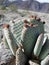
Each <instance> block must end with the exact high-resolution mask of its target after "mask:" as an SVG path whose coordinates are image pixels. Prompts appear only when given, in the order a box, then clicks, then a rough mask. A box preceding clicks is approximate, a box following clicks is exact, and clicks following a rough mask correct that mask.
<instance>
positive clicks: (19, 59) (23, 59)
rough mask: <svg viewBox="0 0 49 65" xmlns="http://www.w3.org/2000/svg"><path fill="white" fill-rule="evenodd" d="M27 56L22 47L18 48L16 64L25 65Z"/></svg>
mask: <svg viewBox="0 0 49 65" xmlns="http://www.w3.org/2000/svg"><path fill="white" fill-rule="evenodd" d="M26 62H27V57H26V56H25V55H24V53H23V51H22V48H20V47H19V48H18V49H17V51H16V65H25V63H26Z"/></svg>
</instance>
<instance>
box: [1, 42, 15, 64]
mask: <svg viewBox="0 0 49 65" xmlns="http://www.w3.org/2000/svg"><path fill="white" fill-rule="evenodd" d="M0 45H1V48H0V65H15V57H14V56H13V54H12V53H11V51H10V49H6V48H5V47H4V45H3V44H2V43H0Z"/></svg>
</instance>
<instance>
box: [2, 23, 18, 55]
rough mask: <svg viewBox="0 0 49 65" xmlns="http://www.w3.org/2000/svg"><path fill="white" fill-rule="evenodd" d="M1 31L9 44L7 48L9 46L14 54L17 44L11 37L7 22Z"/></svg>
mask: <svg viewBox="0 0 49 65" xmlns="http://www.w3.org/2000/svg"><path fill="white" fill-rule="evenodd" d="M3 32H4V36H5V38H6V40H7V43H8V45H9V48H10V50H11V52H12V54H13V55H14V56H15V55H16V50H17V46H16V44H15V43H16V41H15V40H14V39H13V38H14V37H13V35H12V33H11V32H10V29H9V25H8V24H4V25H3Z"/></svg>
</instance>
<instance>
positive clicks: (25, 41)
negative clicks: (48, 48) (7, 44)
mask: <svg viewBox="0 0 49 65" xmlns="http://www.w3.org/2000/svg"><path fill="white" fill-rule="evenodd" d="M25 23H27V25H28V24H29V27H27V28H26V30H25V28H23V26H24V21H21V20H19V21H18V22H11V25H10V26H11V31H12V33H13V34H14V37H15V39H16V40H17V41H18V43H19V42H20V43H22V45H23V47H24V50H25V54H26V55H27V56H30V55H31V53H32V50H33V48H34V45H35V42H36V40H37V37H38V35H39V34H40V33H43V32H44V25H43V23H42V22H40V21H37V20H35V19H30V21H29V22H25ZM30 23H32V24H34V25H36V24H37V25H38V26H34V27H32V26H33V25H32V24H30ZM22 31H24V33H23V32H22Z"/></svg>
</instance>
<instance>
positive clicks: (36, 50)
mask: <svg viewBox="0 0 49 65" xmlns="http://www.w3.org/2000/svg"><path fill="white" fill-rule="evenodd" d="M43 39H44V34H43V33H41V34H40V35H39V37H38V39H37V42H36V44H35V47H34V50H33V53H34V55H35V56H39V54H40V52H41V49H42V45H43Z"/></svg>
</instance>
